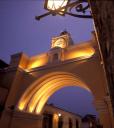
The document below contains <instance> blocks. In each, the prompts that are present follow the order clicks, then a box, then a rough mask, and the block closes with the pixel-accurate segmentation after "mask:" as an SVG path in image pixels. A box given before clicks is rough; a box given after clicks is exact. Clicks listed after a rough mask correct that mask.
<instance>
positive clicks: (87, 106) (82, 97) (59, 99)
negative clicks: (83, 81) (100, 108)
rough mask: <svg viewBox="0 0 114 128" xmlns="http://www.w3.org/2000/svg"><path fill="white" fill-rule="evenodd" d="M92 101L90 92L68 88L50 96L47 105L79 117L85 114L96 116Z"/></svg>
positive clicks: (72, 87)
mask: <svg viewBox="0 0 114 128" xmlns="http://www.w3.org/2000/svg"><path fill="white" fill-rule="evenodd" d="M93 101H94V97H93V94H92V93H91V92H89V91H87V90H86V89H83V88H80V87H76V86H69V87H64V88H62V89H60V90H58V91H57V92H55V93H54V94H53V95H52V96H50V98H49V99H48V101H47V104H49V105H52V106H56V107H58V108H61V109H63V110H66V111H69V112H72V113H76V114H79V115H81V116H85V115H86V114H91V115H96V116H98V113H97V112H96V109H95V106H94V104H93Z"/></svg>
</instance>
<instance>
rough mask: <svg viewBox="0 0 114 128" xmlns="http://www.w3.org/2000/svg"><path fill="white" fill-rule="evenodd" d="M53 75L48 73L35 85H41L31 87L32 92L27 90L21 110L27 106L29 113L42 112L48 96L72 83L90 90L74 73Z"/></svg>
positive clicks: (20, 102)
mask: <svg viewBox="0 0 114 128" xmlns="http://www.w3.org/2000/svg"><path fill="white" fill-rule="evenodd" d="M57 74H58V75H57ZM51 75H52V76H48V77H47V75H46V76H45V77H46V79H45V80H43V82H41V83H38V82H35V85H39V86H35V85H34V86H35V88H34V86H33V89H32V88H30V92H29V90H27V92H25V94H24V97H22V98H21V99H20V101H19V106H18V108H19V110H20V109H21V110H23V109H25V108H26V111H28V112H29V113H32V112H36V114H40V113H41V112H42V109H43V106H44V105H45V103H46V102H47V100H48V98H49V97H50V96H51V95H52V94H53V93H55V92H56V91H57V90H59V89H61V88H63V87H66V86H69V85H70V84H71V85H73V86H78V85H79V87H82V88H85V89H86V90H88V91H90V89H89V88H88V87H87V86H86V85H85V84H84V83H83V82H82V81H80V79H79V78H76V77H75V76H74V75H72V74H69V73H61V72H60V73H55V75H54V74H53V73H52V74H51ZM43 79H44V78H43ZM39 81H41V80H39ZM52 85H53V86H52ZM28 89H29V88H28ZM58 116H59V115H58Z"/></svg>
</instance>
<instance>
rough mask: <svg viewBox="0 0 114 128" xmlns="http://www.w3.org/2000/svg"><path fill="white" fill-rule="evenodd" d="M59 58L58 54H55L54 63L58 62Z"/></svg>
mask: <svg viewBox="0 0 114 128" xmlns="http://www.w3.org/2000/svg"><path fill="white" fill-rule="evenodd" d="M58 59H59V57H58V53H55V54H54V55H53V61H58Z"/></svg>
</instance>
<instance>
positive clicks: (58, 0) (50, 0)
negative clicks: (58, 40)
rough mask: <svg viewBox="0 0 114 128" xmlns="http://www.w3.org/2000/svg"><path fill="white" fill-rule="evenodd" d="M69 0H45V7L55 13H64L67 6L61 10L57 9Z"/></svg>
mask: <svg viewBox="0 0 114 128" xmlns="http://www.w3.org/2000/svg"><path fill="white" fill-rule="evenodd" d="M68 2H69V1H68V0H45V4H44V8H45V9H46V10H48V11H52V12H53V13H58V14H60V15H61V14H62V15H63V14H64V13H65V11H66V8H63V9H62V10H61V11H57V10H59V9H60V8H62V7H65V6H66V5H67V4H68Z"/></svg>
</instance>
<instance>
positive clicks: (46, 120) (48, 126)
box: [43, 113, 53, 128]
mask: <svg viewBox="0 0 114 128" xmlns="http://www.w3.org/2000/svg"><path fill="white" fill-rule="evenodd" d="M52 119H53V115H51V114H47V113H45V114H43V128H52Z"/></svg>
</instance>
